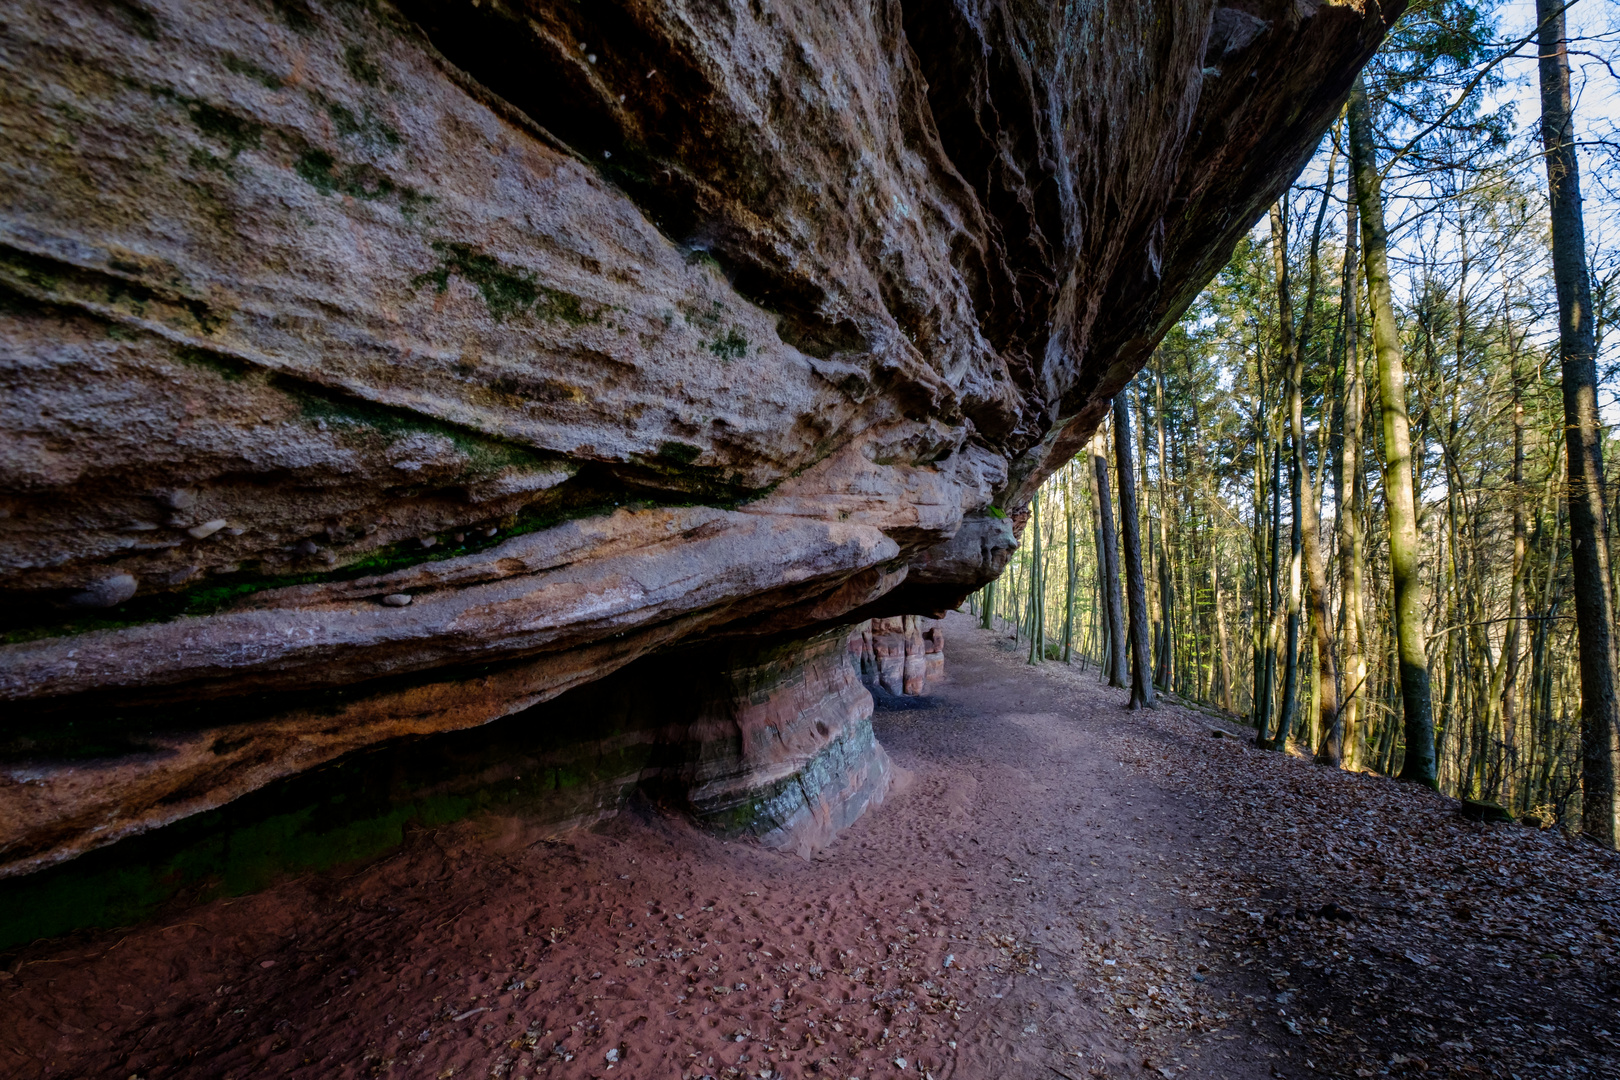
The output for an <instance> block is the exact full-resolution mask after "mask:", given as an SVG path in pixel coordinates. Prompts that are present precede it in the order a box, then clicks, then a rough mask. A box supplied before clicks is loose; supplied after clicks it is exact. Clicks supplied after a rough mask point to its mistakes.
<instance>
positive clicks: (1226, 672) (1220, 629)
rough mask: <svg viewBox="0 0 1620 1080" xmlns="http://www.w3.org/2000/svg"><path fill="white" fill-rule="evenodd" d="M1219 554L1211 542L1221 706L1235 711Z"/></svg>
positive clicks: (1212, 588) (1210, 565) (1211, 592)
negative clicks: (1218, 567)
mask: <svg viewBox="0 0 1620 1080" xmlns="http://www.w3.org/2000/svg"><path fill="white" fill-rule="evenodd" d="M1218 554H1219V553H1218V552H1217V550H1216V549H1215V546H1214V544H1213V543H1211V545H1210V552H1209V591H1210V595H1211V597H1212V599H1213V602H1214V604H1215V637H1216V643H1217V645H1218V646H1219V647H1220V651H1221V655H1220V657H1219V662H1220V665H1221V666H1220V674H1221V708H1223V709H1225V710H1226V711H1227V712H1235V711H1236V709H1235V708H1234V703H1233V699H1232V660H1231V653H1230V651H1229V650H1228V649H1227V646H1226V616H1225V614H1223V612H1222V609H1221V578H1220V573H1219V572H1218V571H1217V569H1216V566H1217V564H1218V562H1219V560H1218V559H1217V557H1216V556H1217V555H1218Z"/></svg>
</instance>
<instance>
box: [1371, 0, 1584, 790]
mask: <svg viewBox="0 0 1620 1080" xmlns="http://www.w3.org/2000/svg"><path fill="white" fill-rule="evenodd" d="M1541 2H1543V3H1544V2H1546V0H1541ZM1370 126H1371V122H1370V119H1369V117H1368V107H1367V92H1366V88H1365V87H1364V86H1363V85H1362V83H1361V81H1360V80H1359V79H1358V80H1357V81H1356V88H1355V90H1354V91H1353V92H1352V94H1351V98H1350V149H1351V155H1352V157H1353V159H1354V172H1355V176H1356V202H1357V204H1358V207H1359V209H1360V216H1361V234H1362V249H1363V254H1362V262H1363V265H1364V267H1365V271H1366V275H1367V295H1368V298H1369V300H1370V301H1371V306H1372V316H1373V320H1372V321H1373V352H1374V355H1375V356H1376V357H1377V360H1378V389H1379V397H1380V398H1381V399H1382V410H1381V411H1382V414H1383V423H1384V432H1383V434H1384V503H1385V507H1386V509H1387V512H1388V516H1389V562H1390V576H1391V578H1392V579H1393V585H1394V594H1395V595H1394V601H1393V605H1392V606H1393V609H1394V610H1393V616H1394V619H1393V622H1394V626H1395V636H1396V648H1397V654H1398V657H1399V663H1400V681H1401V706H1402V714H1403V716H1404V719H1405V733H1406V755H1405V759H1404V761H1403V763H1402V765H1401V773H1400V775H1401V779H1403V780H1412V781H1416V782H1418V783H1421V784H1427V785H1429V786H1430V787H1433V786H1434V785H1435V777H1436V774H1435V760H1434V707H1433V701H1432V699H1431V696H1430V691H1429V656H1428V650H1427V648H1426V646H1425V644H1424V632H1423V606H1424V605H1423V595H1422V594H1423V583H1422V579H1421V578H1420V576H1419V567H1418V528H1417V526H1418V522H1417V500H1416V496H1415V493H1414V491H1413V481H1412V433H1411V422H1410V420H1409V418H1408V415H1407V408H1406V368H1405V365H1404V363H1403V360H1402V357H1401V342H1400V335H1399V332H1398V330H1397V328H1396V326H1395V307H1394V303H1393V301H1392V300H1391V296H1390V281H1389V255H1388V251H1387V247H1388V239H1387V233H1386V231H1385V228H1384V204H1383V196H1382V193H1381V190H1380V180H1379V176H1378V166H1377V162H1376V161H1375V160H1374V158H1375V153H1374V148H1373V144H1372V132H1371V131H1370ZM1611 700H1612V697H1611Z"/></svg>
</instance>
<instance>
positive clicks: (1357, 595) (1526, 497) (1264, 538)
mask: <svg viewBox="0 0 1620 1080" xmlns="http://www.w3.org/2000/svg"><path fill="white" fill-rule="evenodd" d="M1570 8H1571V5H1570V4H1559V3H1556V2H1551V0H1540V2H1539V3H1538V4H1537V5H1536V8H1535V9H1534V10H1530V9H1529V8H1528V7H1526V6H1522V5H1520V6H1512V7H1509V6H1503V7H1493V6H1490V5H1481V4H1469V3H1458V2H1453V0H1439V2H1422V3H1417V4H1414V5H1413V6H1412V7H1411V8H1410V9H1409V11H1408V13H1407V14H1406V15H1405V16H1404V17H1403V19H1402V20H1401V22H1400V23H1399V24H1398V26H1397V29H1396V31H1395V33H1394V34H1392V36H1391V38H1390V40H1389V42H1388V43H1387V44H1386V46H1385V48H1384V49H1383V50H1382V52H1381V53H1380V54H1379V56H1378V57H1377V58H1376V59H1375V60H1374V62H1373V63H1372V65H1370V66H1369V68H1368V69H1367V71H1366V72H1365V74H1364V76H1363V79H1362V82H1361V83H1360V84H1359V85H1358V87H1357V90H1356V92H1355V93H1354V94H1353V95H1352V99H1351V102H1350V104H1349V105H1348V106H1347V108H1346V110H1345V113H1344V114H1343V115H1342V116H1341V118H1340V120H1339V122H1338V123H1337V124H1336V125H1335V126H1334V128H1333V129H1332V130H1331V131H1330V132H1329V134H1328V135H1327V136H1326V138H1325V139H1324V141H1323V144H1322V146H1321V148H1320V150H1319V152H1318V154H1317V156H1316V158H1315V159H1314V160H1313V161H1312V162H1311V164H1310V165H1309V166H1308V167H1307V169H1306V170H1305V172H1304V173H1303V174H1302V175H1301V177H1300V178H1299V180H1298V181H1296V183H1295V185H1294V186H1293V187H1292V188H1291V189H1290V191H1289V192H1288V193H1287V194H1286V196H1285V197H1284V198H1283V199H1282V200H1280V201H1279V202H1278V203H1277V205H1276V206H1275V207H1273V208H1272V211H1271V213H1270V215H1269V219H1268V220H1267V221H1265V222H1262V223H1261V225H1260V226H1258V227H1257V228H1256V229H1255V231H1254V232H1253V233H1252V234H1251V235H1250V236H1249V237H1248V238H1246V239H1245V240H1244V241H1243V242H1242V243H1240V245H1239V246H1238V248H1237V250H1236V251H1235V253H1234V254H1233V257H1232V259H1231V261H1230V263H1229V264H1228V265H1227V266H1226V268H1225V269H1224V270H1223V271H1222V272H1221V273H1220V275H1219V276H1218V278H1217V279H1216V280H1215V281H1214V282H1212V283H1211V284H1210V285H1209V286H1208V287H1207V288H1206V289H1205V290H1204V291H1203V293H1202V294H1201V295H1200V296H1199V297H1198V299H1197V300H1196V302H1195V303H1194V304H1193V306H1192V307H1191V308H1190V309H1189V310H1188V312H1187V313H1186V315H1185V316H1184V318H1183V319H1182V320H1181V322H1180V323H1179V324H1178V325H1177V326H1176V327H1174V328H1173V329H1172V331H1171V332H1170V333H1169V335H1168V336H1167V337H1166V338H1165V340H1164V342H1163V343H1162V345H1161V347H1160V348H1159V350H1158V351H1157V353H1156V354H1155V356H1154V358H1153V361H1152V363H1151V364H1150V365H1149V367H1148V368H1147V369H1146V370H1144V371H1143V372H1142V373H1141V374H1140V375H1139V376H1138V377H1137V378H1136V379H1135V380H1134V381H1133V382H1132V383H1131V384H1130V385H1128V386H1127V387H1126V388H1125V389H1124V390H1123V391H1122V392H1121V393H1120V394H1119V395H1118V396H1117V397H1116V399H1115V401H1114V407H1113V411H1112V415H1111V417H1110V420H1109V422H1108V423H1107V424H1106V425H1105V426H1104V428H1103V429H1102V430H1100V431H1099V432H1098V433H1097V435H1096V437H1095V438H1094V439H1093V441H1092V443H1091V444H1090V446H1089V447H1088V448H1087V450H1086V451H1085V452H1083V453H1082V454H1081V455H1080V456H1079V457H1077V458H1076V459H1075V460H1074V461H1072V462H1070V463H1069V464H1067V465H1066V466H1064V467H1063V468H1062V469H1060V470H1059V471H1058V472H1057V473H1056V474H1054V475H1053V476H1052V477H1051V478H1050V479H1049V480H1048V481H1047V482H1046V484H1045V485H1044V486H1043V487H1042V488H1041V490H1040V491H1039V493H1038V494H1037V495H1036V497H1035V498H1034V500H1033V501H1032V502H1031V504H1030V506H1029V507H1028V508H1027V510H1025V511H1023V512H1022V513H1023V514H1025V515H1027V519H1026V520H1022V521H1021V522H1020V523H1019V524H1021V526H1022V532H1021V537H1022V543H1021V547H1020V549H1019V550H1018V552H1017V553H1016V554H1015V555H1014V557H1013V560H1012V561H1011V563H1010V564H1009V566H1008V568H1007V570H1006V572H1005V573H1004V574H1003V575H1002V577H1001V578H1000V580H999V581H997V582H996V583H994V584H992V585H990V586H988V587H986V589H985V590H983V591H982V592H981V593H979V594H977V595H976V596H975V597H974V598H973V599H972V600H971V602H970V607H971V610H972V611H974V612H975V613H976V614H978V615H979V616H980V617H981V618H982V619H983V620H984V621H985V625H987V626H988V625H991V620H992V618H993V617H998V618H1000V619H1004V620H1006V621H1007V623H1009V624H1010V629H1011V631H1012V632H1013V633H1015V634H1016V635H1018V637H1019V638H1020V640H1021V641H1023V642H1024V643H1025V644H1026V645H1027V648H1028V657H1029V659H1030V662H1031V663H1038V662H1049V661H1058V662H1067V663H1073V664H1079V665H1083V666H1086V667H1095V668H1096V669H1097V671H1098V673H1099V677H1100V678H1103V679H1106V680H1110V681H1112V682H1113V683H1114V684H1115V685H1118V686H1127V685H1130V686H1132V704H1133V705H1136V704H1151V703H1152V698H1153V695H1154V692H1155V690H1157V691H1158V692H1166V691H1167V692H1170V693H1173V694H1175V695H1177V696H1179V697H1181V698H1183V699H1187V700H1191V701H1196V702H1202V703H1207V704H1208V705H1210V706H1213V707H1216V708H1219V709H1222V710H1224V711H1225V712H1227V713H1230V714H1234V715H1237V716H1240V717H1242V718H1244V719H1245V720H1246V721H1247V722H1248V723H1249V724H1250V725H1251V726H1253V727H1254V728H1255V731H1256V735H1255V738H1256V740H1257V741H1258V742H1259V743H1260V744H1261V745H1263V746H1269V747H1271V748H1273V749H1283V748H1285V747H1286V746H1288V745H1289V744H1290V743H1293V744H1294V745H1297V746H1298V747H1299V748H1300V749H1302V750H1304V751H1306V752H1307V753H1313V754H1315V756H1316V757H1317V759H1318V761H1321V762H1323V763H1326V764H1342V765H1343V766H1344V767H1347V768H1355V769H1369V770H1373V771H1376V772H1380V773H1384V774H1387V775H1391V776H1395V775H1401V776H1404V777H1406V778H1408V779H1414V780H1418V781H1420V782H1424V783H1429V784H1432V785H1434V786H1437V787H1439V788H1440V789H1441V790H1442V791H1445V792H1447V793H1448V794H1452V795H1456V796H1460V797H1463V798H1468V799H1473V800H1478V801H1481V802H1487V803H1494V804H1497V805H1498V806H1499V807H1501V808H1503V811H1505V812H1506V813H1511V814H1512V815H1513V816H1515V817H1518V818H1521V819H1524V820H1529V821H1534V822H1539V823H1542V824H1548V825H1550V824H1553V823H1559V824H1562V825H1564V826H1565V827H1568V828H1572V829H1582V830H1584V831H1585V832H1586V833H1588V834H1589V835H1592V836H1594V837H1595V838H1597V839H1599V840H1600V841H1603V842H1605V843H1607V844H1609V845H1610V846H1613V845H1614V843H1615V835H1614V816H1615V815H1614V806H1615V795H1614V781H1613V774H1614V761H1615V757H1616V753H1617V747H1620V714H1617V713H1616V708H1615V694H1614V669H1615V660H1614V643H1613V640H1612V636H1611V632H1610V628H1611V626H1612V616H1613V609H1614V607H1615V606H1616V604H1617V602H1620V598H1617V597H1616V593H1615V583H1614V581H1613V575H1611V574H1610V573H1609V572H1608V558H1607V557H1606V556H1607V555H1608V547H1609V539H1608V531H1609V530H1608V524H1607V519H1608V517H1612V516H1613V515H1614V514H1615V513H1616V512H1620V505H1617V496H1620V492H1616V491H1615V490H1614V488H1613V486H1606V485H1604V484H1603V483H1602V476H1601V472H1598V473H1597V474H1596V475H1595V476H1594V474H1593V459H1594V458H1595V457H1596V455H1597V454H1598V452H1599V451H1600V450H1601V451H1602V452H1603V456H1604V457H1606V458H1607V460H1608V461H1609V462H1611V463H1612V462H1613V461H1614V460H1615V453H1616V448H1615V447H1614V445H1613V441H1612V440H1609V439H1608V436H1607V429H1606V427H1605V425H1604V424H1603V423H1601V421H1600V420H1599V417H1598V410H1599V408H1600V406H1601V401H1611V402H1612V390H1611V387H1610V383H1611V382H1612V380H1611V379H1609V378H1608V376H1607V375H1606V374H1605V375H1604V376H1602V377H1600V376H1599V374H1598V372H1599V370H1600V365H1599V360H1600V359H1602V358H1603V335H1604V332H1605V331H1606V330H1607V329H1608V328H1609V327H1611V326H1612V325H1613V324H1614V323H1615V320H1616V318H1617V315H1620V250H1611V249H1610V248H1609V246H1608V238H1607V237H1606V236H1605V235H1604V232H1603V226H1604V225H1605V223H1606V220H1607V214H1605V213H1602V212H1601V211H1604V210H1607V209H1609V208H1611V207H1613V206H1615V205H1617V200H1616V199H1615V198H1614V196H1613V193H1612V192H1611V190H1610V188H1609V186H1608V185H1609V182H1610V180H1611V174H1610V170H1609V166H1610V164H1611V160H1610V159H1611V157H1613V154H1612V149H1613V146H1612V143H1611V141H1610V139H1609V137H1608V136H1609V134H1610V131H1609V129H1611V128H1612V127H1613V126H1614V125H1613V121H1612V118H1611V116H1610V115H1609V114H1610V106H1609V100H1610V98H1609V94H1610V92H1611V90H1612V87H1610V86H1609V84H1610V83H1613V82H1614V80H1615V78H1616V76H1615V75H1614V72H1613V69H1612V68H1611V67H1610V66H1609V61H1608V60H1607V59H1606V52H1605V50H1607V49H1608V47H1609V44H1610V37H1609V35H1607V34H1605V33H1602V32H1599V33H1591V32H1587V33H1579V32H1577V33H1575V34H1574V35H1573V36H1572V35H1571V34H1570V32H1569V31H1568V30H1567V29H1566V25H1567V23H1568V21H1569V16H1568V12H1569V10H1570ZM1513 21H1517V22H1518V23H1521V24H1524V25H1521V26H1519V28H1518V29H1517V30H1515V31H1512V32H1504V30H1503V27H1504V26H1506V25H1508V24H1509V23H1510V22H1513ZM1610 21H1612V19H1611V20H1610ZM1571 60H1573V61H1574V62H1573V64H1572V63H1571ZM1594 69H1595V70H1594ZM1560 71H1561V72H1562V76H1561V78H1562V80H1563V81H1562V88H1561V93H1562V97H1561V98H1560V86H1559V79H1560ZM1572 71H1573V73H1574V74H1573V78H1572V74H1571V73H1572ZM1549 93H1550V94H1551V96H1550V97H1549V96H1548V95H1549ZM1560 101H1561V102H1562V113H1561V114H1560ZM1583 103H1587V104H1588V105H1589V107H1590V112H1591V115H1589V116H1585V117H1580V118H1579V124H1580V126H1579V127H1577V116H1576V112H1577V111H1578V110H1579V109H1580V108H1581V107H1582V105H1583ZM1577 133H1578V134H1577ZM1577 154H1578V156H1577ZM1577 163H1578V164H1577ZM1579 168H1585V169H1586V172H1585V174H1584V178H1585V179H1586V180H1587V181H1588V188H1589V196H1588V201H1587V205H1586V207H1585V212H1584V214H1583V207H1582V202H1581V197H1580V190H1579V187H1578V186H1577V184H1578V181H1579V179H1580V178H1582V176H1583V174H1581V173H1580V172H1579ZM1591 193H1595V198H1594V197H1592V194H1591ZM1594 207H1595V208H1597V209H1598V211H1600V212H1598V213H1596V214H1594ZM1594 219H1595V220H1594ZM1572 223H1573V228H1574V229H1575V230H1576V231H1575V233H1574V239H1573V240H1572V239H1571V228H1572ZM1583 224H1584V225H1586V226H1587V227H1586V229H1585V235H1584V236H1583V235H1581V227H1582V226H1583ZM1560 260H1561V261H1560ZM1577 271H1579V272H1577ZM1583 277H1584V287H1585V290H1586V292H1585V295H1584V297H1583V294H1582V292H1581V291H1580V286H1581V285H1582V282H1581V280H1579V279H1581V278H1583ZM1582 334H1584V335H1585V336H1584V338H1583V337H1582ZM1584 368H1589V369H1590V372H1585V371H1584V370H1583V369H1584ZM1588 383H1589V384H1590V385H1589V386H1588V385H1585V384H1588ZM1566 384H1567V386H1568V388H1569V389H1570V391H1571V394H1573V395H1574V396H1573V397H1570V400H1566V397H1567V396H1569V395H1566V393H1565V390H1566ZM1583 393H1584V394H1586V395H1587V396H1586V397H1585V398H1582V397H1581V394H1583ZM1577 398H1579V399H1580V400H1578V401H1577V400H1576V399H1577ZM1600 399H1601V400H1600ZM1572 402H1573V404H1572ZM1582 402H1584V404H1582ZM1610 407H1611V409H1612V407H1613V406H1612V403H1611V406H1610ZM1581 409H1584V410H1585V412H1584V413H1582V415H1583V416H1585V420H1584V422H1581V423H1576V422H1575V421H1576V419H1577V418H1576V413H1577V412H1580V411H1581ZM1583 439H1584V440H1585V441H1584V442H1582V441H1581V440H1583ZM1408 443H1409V449H1408ZM1572 447H1573V448H1574V456H1573V461H1574V466H1575V467H1574V469H1573V471H1572V468H1571V464H1572V456H1571V448H1572ZM1402 477H1404V482H1403V481H1402ZM1587 478H1591V482H1590V483H1588V482H1586V480H1587ZM1585 537H1594V538H1595V541H1596V542H1595V543H1594V544H1589V545H1588V546H1586V547H1585V548H1583V547H1582V541H1583V538H1585ZM1599 552H1600V553H1601V555H1602V556H1603V557H1602V558H1597V557H1595V555H1596V554H1597V553H1599ZM1133 575H1135V576H1137V577H1138V578H1139V581H1138V582H1136V583H1133V582H1132V580H1131V578H1132V577H1133ZM1133 584H1134V585H1135V586H1136V587H1133ZM1583 590H1584V592H1583ZM1595 596H1596V597H1597V599H1594V597H1595ZM1578 609H1579V611H1578ZM1578 613H1579V614H1580V615H1581V619H1580V620H1578V619H1577V614H1578ZM1599 618H1600V619H1601V626H1598V627H1597V629H1594V626H1596V623H1595V621H1594V620H1596V619H1599ZM1578 623H1579V626H1578ZM1599 631H1601V633H1600V632H1599ZM1583 634H1584V651H1583ZM1599 638H1601V640H1599ZM1137 656H1141V657H1145V658H1146V660H1145V662H1142V663H1134V664H1133V663H1132V662H1131V661H1132V660H1133V659H1134V658H1135V657H1137ZM1599 659H1604V660H1606V663H1605V664H1599V663H1597V660H1599ZM1594 669H1596V670H1594ZM1149 672H1150V673H1151V678H1149V674H1148V673H1149ZM1583 679H1584V680H1585V681H1584V682H1583ZM1583 686H1584V687H1585V690H1586V692H1585V693H1584V694H1583ZM1593 687H1597V688H1598V690H1597V691H1594V690H1593ZM1604 688H1606V693H1604V692H1603V690H1604ZM1430 740H1432V742H1430ZM1605 769H1606V770H1607V779H1606V780H1605V777H1604V772H1605ZM1605 784H1606V785H1607V786H1605ZM1583 806H1601V807H1603V808H1604V809H1603V811H1601V812H1598V813H1590V812H1588V813H1586V814H1585V815H1584V816H1583Z"/></svg>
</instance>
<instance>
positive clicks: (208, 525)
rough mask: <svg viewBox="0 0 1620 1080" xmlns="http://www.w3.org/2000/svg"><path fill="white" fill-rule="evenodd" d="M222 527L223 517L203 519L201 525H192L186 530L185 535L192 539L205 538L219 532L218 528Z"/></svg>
mask: <svg viewBox="0 0 1620 1080" xmlns="http://www.w3.org/2000/svg"><path fill="white" fill-rule="evenodd" d="M224 527H225V519H224V518H215V519H214V520H213V521H205V522H203V523H202V524H201V525H193V526H192V527H191V528H189V529H187V530H186V535H187V536H189V537H191V538H192V539H193V540H205V539H207V538H208V537H210V536H213V535H214V534H215V533H217V532H219V530H221V529H223V528H224Z"/></svg>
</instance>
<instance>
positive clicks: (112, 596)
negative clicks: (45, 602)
mask: <svg viewBox="0 0 1620 1080" xmlns="http://www.w3.org/2000/svg"><path fill="white" fill-rule="evenodd" d="M139 587H140V583H139V582H138V581H136V580H135V576H134V575H133V574H113V575H111V576H110V577H104V578H102V579H101V580H100V581H97V582H95V583H94V584H92V585H90V586H89V587H87V588H84V589H81V590H79V591H78V592H76V593H74V594H73V595H72V596H70V597H69V598H68V603H70V604H72V605H73V606H74V607H85V608H110V607H117V606H118V605H119V604H122V603H123V602H124V601H125V600H128V599H129V598H130V597H132V596H134V595H135V590H136V589H137V588H139Z"/></svg>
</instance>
